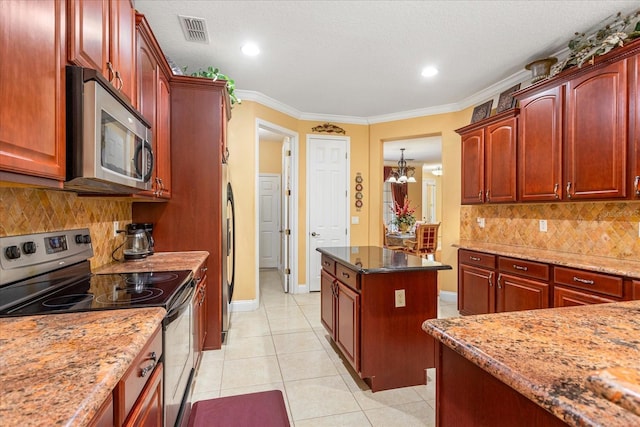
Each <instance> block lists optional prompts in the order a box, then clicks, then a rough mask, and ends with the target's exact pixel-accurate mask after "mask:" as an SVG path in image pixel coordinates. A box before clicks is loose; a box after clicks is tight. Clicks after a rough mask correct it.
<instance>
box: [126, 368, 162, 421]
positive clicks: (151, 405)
mask: <svg viewBox="0 0 640 427" xmlns="http://www.w3.org/2000/svg"><path fill="white" fill-rule="evenodd" d="M163 372H164V366H163V364H162V363H158V366H156V368H155V369H154V370H153V373H152V374H151V376H150V377H149V381H148V382H147V384H146V386H145V388H144V390H142V393H140V396H139V397H138V401H137V402H136V406H135V407H134V408H133V409H132V410H131V413H130V414H129V417H128V418H127V420H126V421H125V422H124V424H123V425H124V426H125V427H162V426H163V425H164V424H163V417H164V407H163V395H162V392H163V385H164V383H163Z"/></svg>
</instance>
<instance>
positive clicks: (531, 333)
mask: <svg viewBox="0 0 640 427" xmlns="http://www.w3.org/2000/svg"><path fill="white" fill-rule="evenodd" d="M423 329H424V330H425V331H426V332H427V333H428V334H430V335H431V336H433V337H435V338H436V339H437V340H438V346H437V362H436V424H437V425H438V426H450V425H455V426H461V427H464V426H474V427H475V426H513V425H518V426H545V427H546V426H556V425H557V426H561V425H571V426H608V427H611V426H638V425H640V399H639V396H638V392H637V390H638V388H639V387H640V384H637V383H634V381H637V378H638V377H639V376H640V375H639V374H638V373H639V372H640V301H628V302H621V303H612V304H598V305H588V306H580V307H565V308H554V309H544V310H530V311H519V312H509V313H498V314H487V315H479V316H468V317H463V318H452V319H439V320H427V321H425V322H424V324H423ZM619 372H627V373H629V372H631V373H635V376H634V375H629V376H628V377H626V378H623V379H620V376H619V375H615V374H616V373H619ZM634 378H636V380H634Z"/></svg>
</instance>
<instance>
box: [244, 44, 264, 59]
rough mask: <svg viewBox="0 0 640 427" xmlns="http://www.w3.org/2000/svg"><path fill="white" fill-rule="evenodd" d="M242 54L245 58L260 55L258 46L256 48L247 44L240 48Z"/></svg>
mask: <svg viewBox="0 0 640 427" xmlns="http://www.w3.org/2000/svg"><path fill="white" fill-rule="evenodd" d="M242 53H244V54H245V55H247V56H256V55H257V54H259V53H260V49H258V46H256V45H255V44H253V43H247V44H245V45H244V46H242Z"/></svg>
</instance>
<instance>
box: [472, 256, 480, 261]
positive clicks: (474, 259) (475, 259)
mask: <svg viewBox="0 0 640 427" xmlns="http://www.w3.org/2000/svg"><path fill="white" fill-rule="evenodd" d="M469 259H470V260H471V261H480V260H481V258H478V257H475V256H470V257H469Z"/></svg>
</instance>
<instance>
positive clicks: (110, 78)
mask: <svg viewBox="0 0 640 427" xmlns="http://www.w3.org/2000/svg"><path fill="white" fill-rule="evenodd" d="M107 70H109V78H108V80H109V82H110V83H111V82H113V78H114V77H115V75H116V73H115V71H113V64H112V63H111V61H107Z"/></svg>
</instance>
